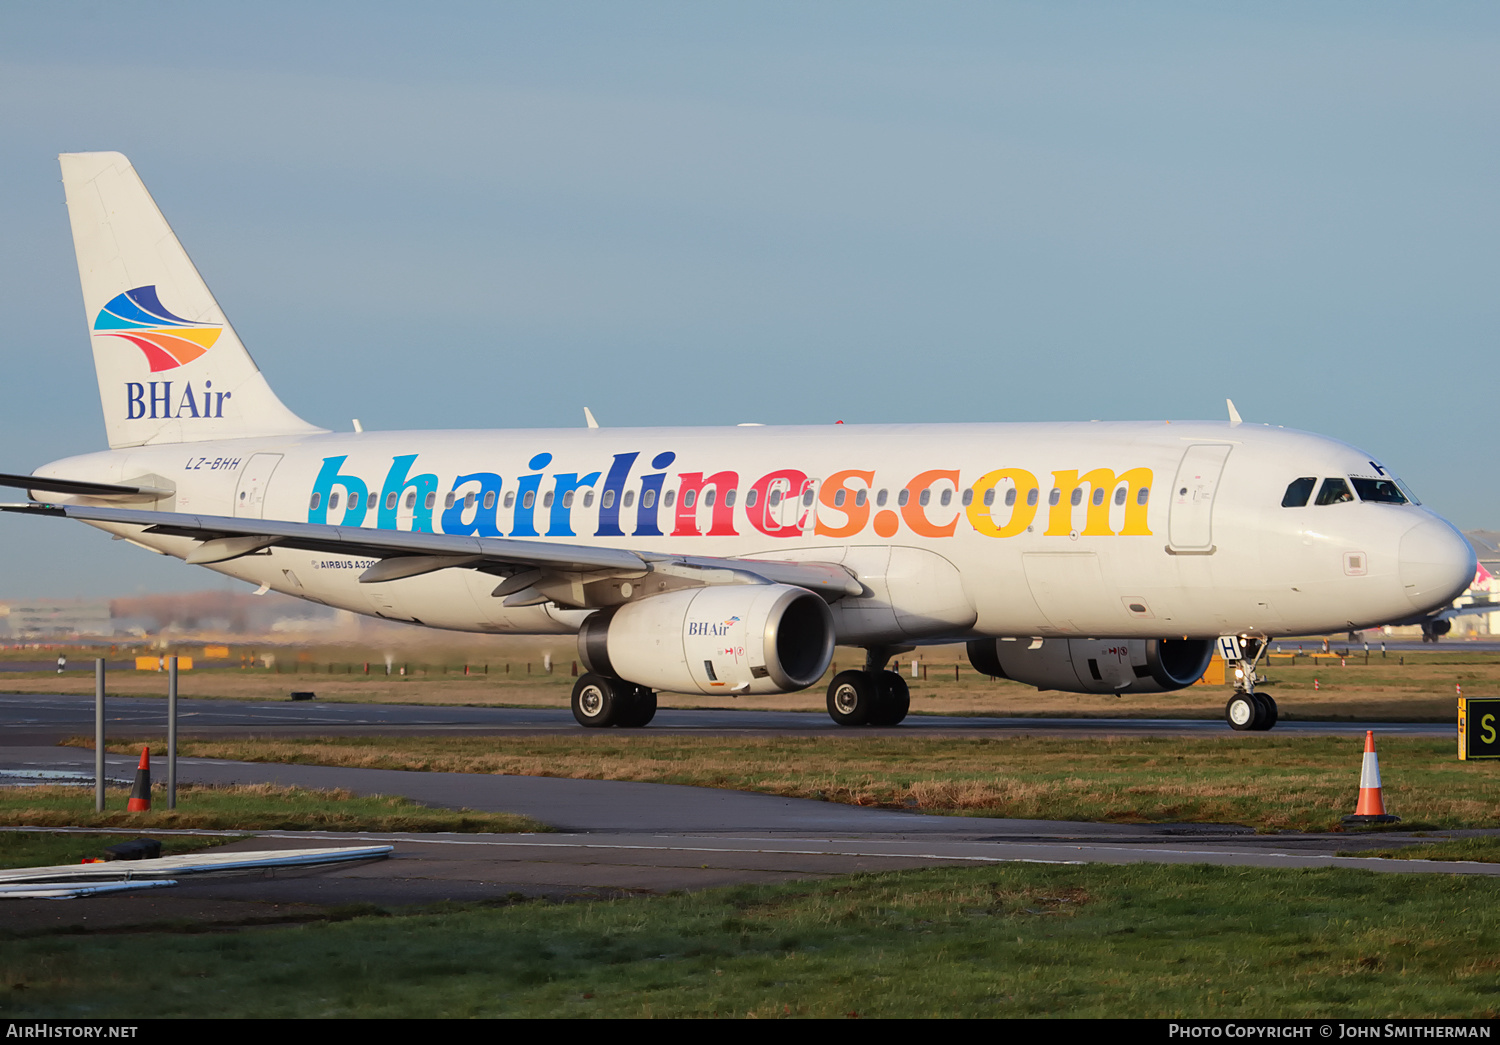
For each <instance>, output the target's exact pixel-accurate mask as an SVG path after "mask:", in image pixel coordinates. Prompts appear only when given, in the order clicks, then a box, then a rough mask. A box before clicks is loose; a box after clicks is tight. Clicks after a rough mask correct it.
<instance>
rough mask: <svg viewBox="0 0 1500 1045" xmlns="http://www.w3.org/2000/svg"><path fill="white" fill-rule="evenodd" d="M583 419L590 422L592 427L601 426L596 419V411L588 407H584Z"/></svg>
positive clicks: (589, 424)
mask: <svg viewBox="0 0 1500 1045" xmlns="http://www.w3.org/2000/svg"><path fill="white" fill-rule="evenodd" d="M583 419H584V420H585V421H587V422H588V426H589V427H590V428H598V427H599V422H598V421H595V420H594V412H593V411H592V410H590V409H589V408H588V407H584V408H583Z"/></svg>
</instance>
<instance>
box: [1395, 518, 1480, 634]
mask: <svg viewBox="0 0 1500 1045" xmlns="http://www.w3.org/2000/svg"><path fill="white" fill-rule="evenodd" d="M1398 555H1399V560H1400V563H1401V569H1400V573H1401V584H1402V587H1403V588H1404V589H1405V591H1406V597H1407V598H1408V599H1410V600H1411V602H1412V605H1413V606H1415V607H1416V608H1417V610H1418V611H1419V612H1421V613H1426V612H1428V611H1429V610H1435V609H1439V608H1441V607H1443V606H1446V605H1448V604H1449V603H1450V602H1452V601H1453V600H1454V599H1456V598H1458V597H1459V596H1460V595H1462V594H1463V593H1464V589H1466V588H1467V587H1468V586H1469V585H1470V584H1472V583H1474V571H1475V570H1476V569H1477V567H1478V563H1477V562H1476V561H1475V558H1474V549H1473V548H1471V547H1470V546H1469V542H1468V541H1467V540H1466V539H1465V538H1464V535H1463V534H1461V533H1459V532H1458V531H1457V530H1455V529H1454V528H1453V527H1452V526H1450V525H1448V524H1447V523H1446V522H1444V521H1443V520H1441V519H1424V520H1423V521H1422V522H1419V523H1417V525H1415V526H1413V527H1412V528H1411V529H1410V530H1407V531H1406V534H1405V535H1404V536H1403V537H1402V538H1401V547H1400V551H1399V552H1398Z"/></svg>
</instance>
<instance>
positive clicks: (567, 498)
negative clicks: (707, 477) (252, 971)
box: [308, 479, 1405, 512]
mask: <svg viewBox="0 0 1500 1045" xmlns="http://www.w3.org/2000/svg"><path fill="white" fill-rule="evenodd" d="M1316 482H1317V480H1316V479H1297V480H1295V481H1294V482H1293V483H1292V484H1291V486H1289V487H1287V492H1286V496H1285V497H1284V498H1282V501H1281V503H1282V506H1283V507H1287V508H1294V507H1295V508H1300V507H1302V506H1303V505H1305V504H1306V503H1307V498H1308V495H1309V494H1311V492H1312V488H1313V484H1314V483H1316ZM1354 482H1355V484H1356V486H1357V487H1358V486H1359V484H1360V483H1361V482H1364V483H1383V484H1385V485H1386V486H1388V487H1390V489H1391V490H1393V491H1394V490H1395V486H1394V484H1391V483H1390V482H1389V481H1388V480H1383V479H1382V480H1373V479H1370V480H1360V479H1356V480H1354ZM1329 483H1338V484H1339V485H1340V486H1341V487H1343V490H1344V493H1345V494H1348V487H1347V486H1344V481H1343V480H1342V479H1330V480H1329ZM1304 484H1305V487H1304ZM1325 488H1326V484H1325ZM954 492H955V491H954V490H952V489H942V490H940V491H938V495H937V500H938V504H939V505H941V506H942V507H944V508H946V507H948V506H950V505H951V504H952V503H953V494H954ZM738 493H739V491H737V490H727V491H725V493H724V504H725V505H726V506H731V507H732V506H733V505H734V503H735V501H736V499H737V496H738ZM848 493H849V491H847V490H845V489H839V490H837V491H836V492H835V493H834V495H833V506H834V507H835V508H842V507H844V504H845V503H846V501H847V498H848ZM1039 493H1040V491H1038V490H1037V488H1036V487H1032V488H1031V489H1029V490H1027V491H1026V504H1027V505H1028V506H1029V507H1035V506H1036V504H1037V501H1038V498H1039ZM576 494H577V491H575V490H569V491H567V492H566V493H564V494H563V499H562V503H563V507H564V508H572V507H573V504H574V498H575V496H576ZM932 494H933V491H932V489H931V488H929V489H926V490H923V491H922V492H921V494H920V495H918V497H917V503H918V504H920V505H921V506H922V507H924V508H925V507H927V506H928V505H929V504H931V503H932ZM1016 494H1017V491H1016V488H1015V487H1011V488H1009V489H1007V490H1006V491H1005V496H1004V498H1003V502H1004V504H1005V507H1007V508H1010V507H1013V506H1014V505H1015V503H1016ZM814 496H815V491H814V490H813V489H811V488H809V489H807V490H804V491H803V493H802V497H801V500H802V504H803V506H804V507H808V508H811V507H812V504H813V498H814ZM1106 496H1107V494H1106V493H1105V490H1104V488H1103V487H1095V488H1094V491H1093V493H1092V494H1091V495H1090V497H1089V500H1090V503H1092V504H1093V505H1094V506H1095V507H1099V506H1101V505H1103V504H1104V499H1105V497H1106ZM1324 496H1325V495H1324V494H1319V498H1318V503H1319V504H1325V503H1332V502H1331V501H1324V500H1323V497H1324ZM1129 497H1130V491H1129V490H1128V489H1127V488H1126V487H1124V486H1120V487H1117V488H1116V489H1115V492H1114V497H1113V500H1114V503H1115V505H1116V507H1119V506H1122V505H1124V504H1125V502H1126V500H1128V499H1129ZM1150 497H1151V488H1150V487H1149V486H1142V487H1139V488H1138V489H1137V490H1136V494H1135V503H1136V504H1138V505H1144V504H1146V502H1147V501H1148V500H1150ZM1298 497H1300V498H1301V499H1300V500H1297V498H1298ZM1360 497H1361V498H1362V499H1364V500H1393V499H1392V498H1390V497H1382V496H1375V495H1374V494H1370V495H1367V494H1366V492H1365V490H1364V489H1363V488H1361V489H1360ZM1395 497H1396V498H1399V500H1395V503H1398V504H1403V503H1405V499H1404V498H1401V494H1400V492H1399V491H1397V492H1396V494H1395ZM396 498H397V495H396V494H395V493H394V492H393V493H389V494H387V495H386V498H385V507H386V510H387V511H395V509H396ZM552 498H553V492H552V491H551V490H548V491H547V492H546V493H544V494H543V495H542V507H543V508H550V507H552ZM696 498H697V491H694V490H689V491H687V492H686V493H685V494H683V497H682V503H683V505H684V506H686V507H688V508H691V507H693V504H694V501H695V500H696ZM675 499H676V492H675V491H673V490H668V491H666V492H665V493H663V494H662V495H661V503H662V507H664V508H670V507H672V505H673V503H674V501H675ZM757 499H758V498H757V491H755V490H749V491H747V492H746V494H745V507H746V508H754V507H755V502H756V500H757ZM889 499H890V493H889V491H888V490H880V491H878V492H876V494H875V506H876V507H877V508H884V507H885V505H886V503H887V501H888V500H889ZM910 499H911V491H909V490H904V489H903V490H901V491H900V492H899V493H898V494H897V495H896V504H897V505H899V506H900V507H903V508H904V507H906V505H907V504H908V502H909V501H910ZM1061 499H1062V491H1060V490H1058V489H1057V488H1056V487H1054V488H1053V489H1052V490H1050V491H1048V493H1047V503H1048V504H1050V505H1055V504H1057V503H1059V502H1060V501H1061ZM1342 499H1343V500H1353V497H1352V496H1345V497H1343V498H1342ZM322 500H323V495H322V494H321V493H316V492H315V493H314V494H313V495H312V498H311V500H310V501H309V502H308V508H309V509H310V510H312V511H317V510H318V506H319V505H320V504H321V503H322ZM374 500H375V497H374V495H371V496H370V497H369V501H370V502H373V501H374ZM714 500H715V491H714V489H713V487H709V488H708V489H707V490H704V491H703V502H702V503H703V506H704V507H707V508H711V507H713V505H714ZM476 501H477V497H476V495H475V493H474V492H473V491H472V490H471V491H469V492H468V493H465V494H464V495H463V502H464V510H465V511H468V510H471V509H472V508H473V507H474V505H475V503H476ZM495 501H496V497H495V491H494V490H486V491H485V493H484V502H483V503H484V508H485V510H486V511H489V510H491V509H493V508H494V507H495ZM766 501H767V504H768V505H769V506H770V507H772V508H775V507H777V506H778V505H780V504H781V501H782V491H781V490H772V491H771V492H770V495H769V496H768V497H767V498H766ZM868 501H869V491H867V490H856V491H854V504H855V506H856V507H859V508H863V507H865V505H866V504H867V503H868ZM457 503H458V493H457V491H453V490H450V491H449V492H448V494H447V496H446V497H445V498H444V499H443V507H444V508H445V509H447V508H452V507H453V506H454V505H455V504H457ZM515 503H516V493H515V491H514V490H509V491H506V494H505V499H504V506H505V507H506V508H512V507H514V506H515ZM599 503H600V505H601V506H602V507H604V508H613V507H614V505H615V492H614V491H613V490H605V491H604V495H603V496H602V497H601V498H600V499H599ZM620 503H621V504H622V505H623V506H624V507H626V508H629V507H631V506H632V505H633V504H634V503H635V491H634V490H626V491H625V492H624V495H623V496H622V497H621V498H620ZM959 503H960V504H961V505H963V506H964V507H965V508H967V507H969V506H970V505H971V504H973V503H974V490H973V489H972V488H967V489H965V490H964V491H963V493H962V494H961V495H960V497H959ZM994 503H995V489H994V487H991V488H990V489H988V490H986V491H984V505H985V507H986V508H989V507H992V506H993V505H994ZM1069 503H1071V504H1073V505H1074V506H1077V505H1080V504H1082V503H1083V490H1082V488H1080V487H1074V489H1073V493H1072V495H1071V496H1070V497H1069ZM416 504H417V491H415V490H408V491H407V492H406V498H405V507H406V509H407V510H408V511H410V510H411V509H413V508H415V507H416ZM423 504H424V506H425V507H426V508H427V510H428V511H431V510H432V509H433V508H435V507H436V505H437V494H436V493H429V494H427V496H426V497H425V498H424V499H423ZM535 504H536V492H535V491H534V490H528V491H526V496H525V497H524V498H522V501H521V507H522V508H531V507H532V506H534V505H535ZM655 504H656V491H655V490H649V489H648V490H642V491H641V507H642V508H652V507H654V506H655ZM593 505H594V491H593V490H585V491H584V492H583V507H585V508H591V507H593ZM338 506H339V494H338V493H337V492H334V493H331V494H329V495H328V510H329V511H334V510H335V509H337V508H338ZM358 508H359V494H357V493H351V494H350V495H349V506H348V510H349V511H351V512H352V511H355V510H357V509H358Z"/></svg>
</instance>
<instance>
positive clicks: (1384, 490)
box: [1349, 475, 1406, 504]
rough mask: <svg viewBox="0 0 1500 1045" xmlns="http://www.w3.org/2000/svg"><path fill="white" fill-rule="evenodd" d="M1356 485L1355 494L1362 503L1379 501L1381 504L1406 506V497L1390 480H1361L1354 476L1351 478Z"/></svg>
mask: <svg viewBox="0 0 1500 1045" xmlns="http://www.w3.org/2000/svg"><path fill="white" fill-rule="evenodd" d="M1349 481H1350V482H1352V483H1353V484H1354V492H1355V493H1357V494H1359V499H1360V500H1361V501H1378V502H1379V503H1381V504H1405V503H1406V495H1405V494H1403V493H1402V492H1401V490H1400V488H1399V487H1398V486H1397V485H1396V484H1395V483H1394V482H1393V481H1391V480H1390V479H1361V478H1360V477H1359V476H1357V475H1354V476H1350V477H1349Z"/></svg>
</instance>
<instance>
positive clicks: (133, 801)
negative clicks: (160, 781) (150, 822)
mask: <svg viewBox="0 0 1500 1045" xmlns="http://www.w3.org/2000/svg"><path fill="white" fill-rule="evenodd" d="M125 808H126V810H128V811H129V812H132V813H144V812H147V811H149V810H150V808H151V749H150V748H149V747H143V748H141V764H140V765H138V766H136V767H135V784H134V785H133V786H132V787H131V789H130V801H129V802H127V803H125Z"/></svg>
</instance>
